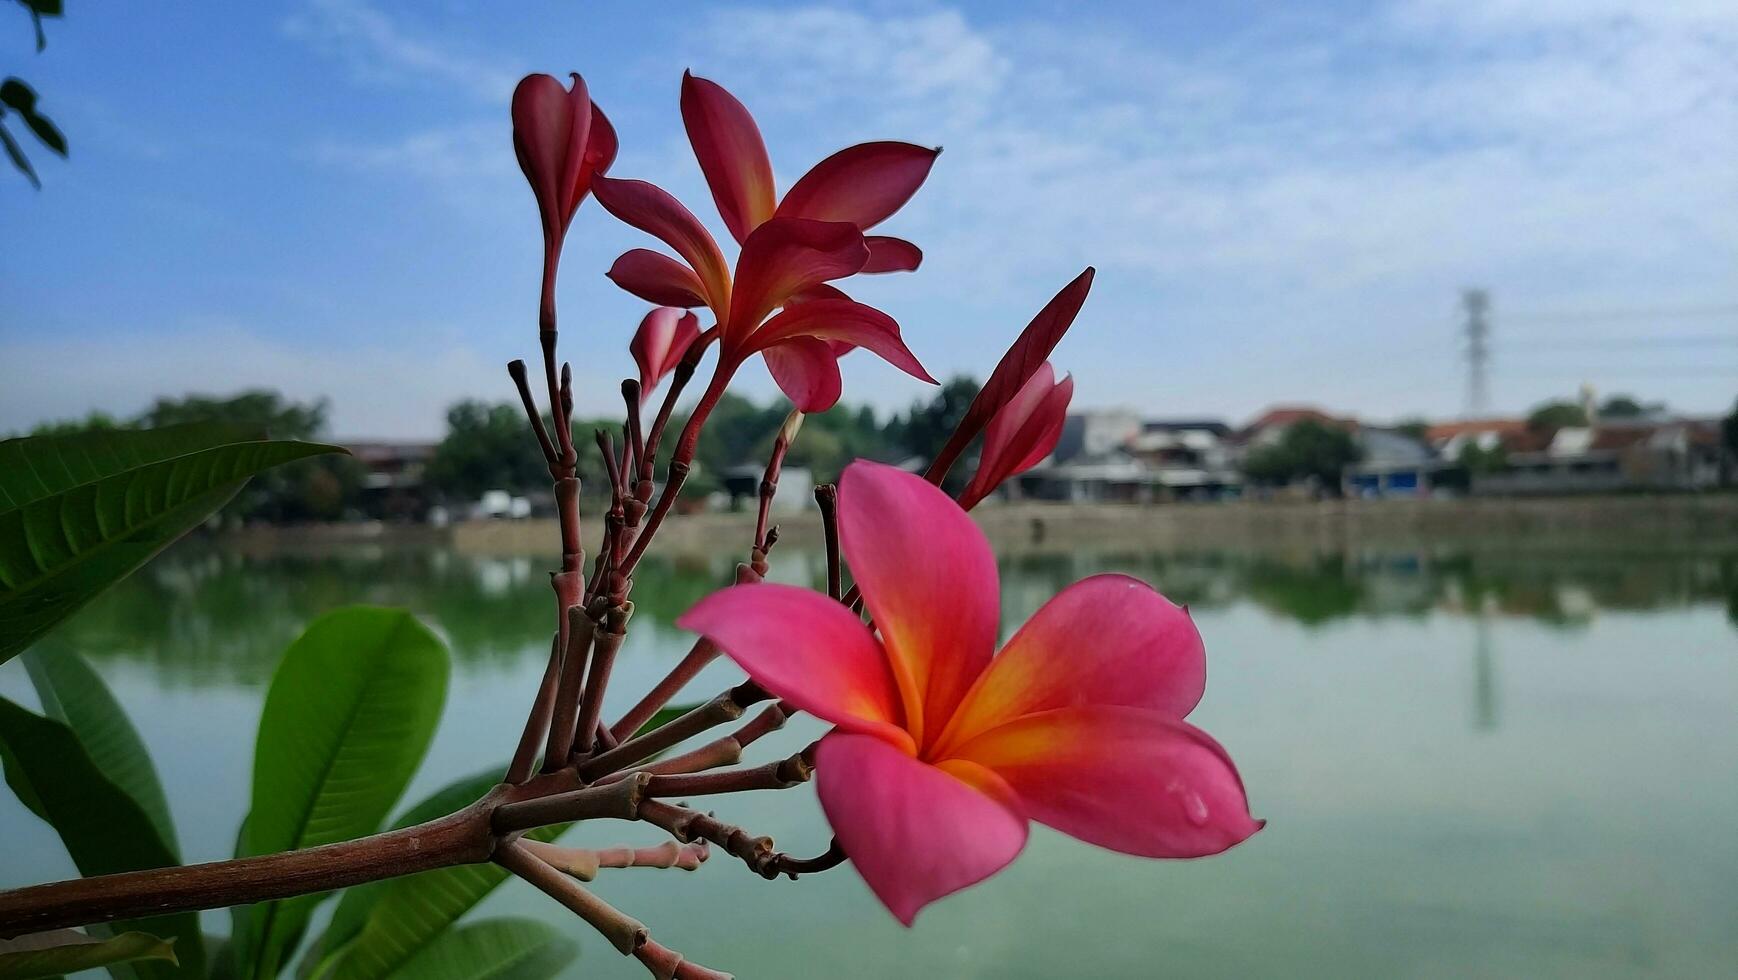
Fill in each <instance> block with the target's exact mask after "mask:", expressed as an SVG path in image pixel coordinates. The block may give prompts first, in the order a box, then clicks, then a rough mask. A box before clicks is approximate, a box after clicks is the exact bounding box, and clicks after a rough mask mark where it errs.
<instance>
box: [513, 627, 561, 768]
mask: <svg viewBox="0 0 1738 980" xmlns="http://www.w3.org/2000/svg"><path fill="white" fill-rule="evenodd" d="M560 680H561V634H560V633H557V634H555V635H554V636H552V637H550V638H549V666H547V667H545V668H544V669H543V681H542V682H541V683H540V684H538V686H537V698H536V700H534V701H533V702H532V703H531V714H530V716H528V717H527V718H526V719H525V731H524V733H523V734H521V735H520V736H519V748H518V749H517V750H516V751H515V752H514V753H513V762H512V763H511V764H510V765H509V766H508V767H507V775H506V777H505V781H506V782H508V783H514V784H517V783H522V782H524V781H525V780H526V778H527V777H529V776H530V775H531V767H532V766H533V765H534V764H535V763H536V762H537V746H539V745H542V744H544V741H545V735H544V733H545V732H546V731H547V730H548V728H549V717H550V714H551V713H552V712H553V711H554V710H555V688H556V686H557V684H558V683H559V682H560Z"/></svg>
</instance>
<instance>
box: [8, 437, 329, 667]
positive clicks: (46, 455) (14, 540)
mask: <svg viewBox="0 0 1738 980" xmlns="http://www.w3.org/2000/svg"><path fill="white" fill-rule="evenodd" d="M343 451H344V450H342V449H339V448H337V447H335V446H322V445H318V444H315V443H307V442H283V441H270V440H264V439H259V438H256V437H254V436H252V435H250V434H248V433H247V432H245V431H243V430H240V429H237V428H236V427H234V426H230V425H225V424H222V423H195V424H193V425H184V426H173V427H169V428H164V429H153V430H136V431H135V430H114V431H107V432H85V433H79V434H76V435H66V436H35V437H30V438H25V439H8V440H5V441H4V442H0V663H4V662H5V661H7V660H9V659H11V658H12V657H13V656H15V655H17V654H18V652H19V651H21V650H23V649H24V648H25V647H27V646H29V645H30V644H31V643H32V642H34V641H35V640H36V639H37V638H39V637H41V636H42V635H43V634H45V633H47V632H48V631H49V630H50V629H52V628H54V626H55V625H56V624H58V623H59V622H60V621H61V620H63V619H65V618H66V617H68V616H70V615H72V613H73V612H74V611H76V610H77V609H78V608H79V607H80V606H82V605H84V604H85V603H86V602H89V601H90V600H91V598H92V597H94V596H96V595H97V594H98V593H99V592H101V591H103V590H104V589H106V588H108V587H109V586H110V585H113V584H114V583H115V582H116V581H118V580H120V579H121V578H123V577H125V576H126V575H127V574H129V573H130V572H132V571H133V570H134V569H136V568H138V567H139V566H140V565H143V564H144V563H145V562H146V561H148V560H150V558H151V557H152V556H153V555H155V554H156V553H157V552H159V551H161V550H162V549H163V548H164V547H165V546H166V545H168V544H169V543H170V542H171V541H174V540H175V539H176V538H178V537H180V536H181V535H183V534H185V533H187V532H188V531H189V530H191V529H193V528H194V527H196V526H198V525H199V523H200V522H202V521H204V520H205V519H206V518H207V517H209V516H211V514H212V513H213V512H214V511H216V510H217V508H219V507H221V506H223V504H224V502H225V501H227V500H229V498H230V497H232V496H234V495H235V493H236V491H237V490H240V489H241V486H242V484H243V483H246V482H247V479H248V478H249V477H251V476H253V475H254V474H255V473H258V472H260V471H261V470H265V469H269V468H271V467H273V466H277V465H280V464H282V463H288V462H290V461H292V460H297V459H302V458H305V457H308V456H317V455H320V454H322V453H333V452H343Z"/></svg>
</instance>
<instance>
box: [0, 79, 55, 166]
mask: <svg viewBox="0 0 1738 980" xmlns="http://www.w3.org/2000/svg"><path fill="white" fill-rule="evenodd" d="M0 104H4V105H8V106H11V107H12V108H13V109H16V110H17V111H18V114H19V115H20V116H22V117H24V123H25V125H27V126H29V127H30V131H31V132H33V133H35V134H36V138H37V139H39V140H41V141H42V142H43V145H45V146H47V147H48V148H49V149H51V150H53V151H54V152H56V153H58V154H60V155H61V156H66V137H65V136H64V135H62V133H61V131H60V129H59V128H58V127H56V126H55V125H54V123H53V122H51V121H50V120H49V118H48V117H47V116H45V115H42V114H41V113H39V112H37V111H36V90H35V89H33V88H31V87H30V86H29V85H26V84H25V83H24V80H23V79H19V78H8V79H6V81H4V82H0Z"/></svg>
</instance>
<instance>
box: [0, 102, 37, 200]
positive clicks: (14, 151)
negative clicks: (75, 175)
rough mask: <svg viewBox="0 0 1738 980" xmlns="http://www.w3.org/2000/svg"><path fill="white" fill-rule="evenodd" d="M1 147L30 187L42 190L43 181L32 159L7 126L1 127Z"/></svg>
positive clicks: (0, 114)
mask: <svg viewBox="0 0 1738 980" xmlns="http://www.w3.org/2000/svg"><path fill="white" fill-rule="evenodd" d="M5 114H6V113H4V112H0V116H4V115H5ZM0 147H3V148H4V149H5V150H6V155H7V156H8V157H11V158H12V165H13V166H14V167H17V168H18V172H19V173H21V174H23V175H24V178H25V179H26V180H28V181H30V186H32V187H34V188H36V189H37V190H41V189H42V179H41V178H40V177H38V176H36V170H35V169H34V168H32V167H31V166H30V158H29V157H26V156H25V155H24V150H23V149H22V148H20V147H19V145H18V142H17V141H16V140H14V139H13V138H12V134H11V133H8V132H7V131H6V127H5V126H0Z"/></svg>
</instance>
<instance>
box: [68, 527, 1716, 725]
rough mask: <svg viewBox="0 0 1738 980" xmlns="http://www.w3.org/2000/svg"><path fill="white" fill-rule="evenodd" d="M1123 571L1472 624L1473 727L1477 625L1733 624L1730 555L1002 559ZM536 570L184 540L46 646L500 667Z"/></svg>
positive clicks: (667, 587) (542, 624)
mask: <svg viewBox="0 0 1738 980" xmlns="http://www.w3.org/2000/svg"><path fill="white" fill-rule="evenodd" d="M731 567H732V561H731V560H730V559H729V558H727V557H722V556H721V557H718V558H715V559H710V560H708V559H703V558H696V557H681V558H676V559H669V558H664V559H648V560H647V561H646V562H645V563H644V564H643V565H642V566H641V568H640V571H639V573H638V575H637V580H638V582H637V587H636V589H635V599H636V602H637V612H636V621H637V622H640V623H647V622H650V623H652V624H655V625H656V626H657V627H659V628H661V630H663V631H668V630H670V629H672V628H673V627H671V626H670V623H671V622H672V620H673V619H674V618H675V617H676V616H677V615H679V614H680V613H681V612H682V611H683V610H685V609H686V608H688V606H690V605H691V604H693V602H694V601H695V600H697V599H699V598H700V597H701V596H703V595H705V594H706V593H707V592H708V591H710V590H712V589H714V588H716V587H717V586H718V585H719V583H722V582H725V581H727V580H728V579H729V576H730V571H731ZM1102 571H1121V572H1126V573H1127V574H1130V575H1134V576H1136V577H1138V578H1141V579H1144V580H1146V581H1149V582H1152V583H1154V584H1155V585H1157V586H1158V587H1159V588H1160V589H1162V590H1163V591H1164V592H1165V593H1166V594H1167V595H1169V596H1170V597H1171V598H1173V599H1175V600H1176V601H1178V602H1183V603H1187V604H1189V605H1190V606H1191V607H1192V608H1195V609H1197V610H1200V609H1225V608H1234V607H1238V606H1242V605H1251V606H1254V607H1257V608H1259V609H1261V610H1264V611H1266V612H1267V613H1269V614H1272V615H1274V616H1277V617H1280V618H1282V619H1285V620H1288V621H1294V622H1296V623H1299V624H1302V625H1303V626H1305V627H1309V628H1315V627H1322V626H1325V625H1327V624H1330V623H1333V622H1335V621H1339V620H1345V619H1350V618H1360V619H1377V620H1380V619H1383V618H1390V617H1404V618H1409V619H1421V618H1423V617H1426V616H1431V615H1449V616H1469V617H1472V618H1474V619H1476V620H1478V621H1479V622H1480V623H1481V626H1480V629H1479V631H1478V634H1477V635H1478V636H1479V637H1480V639H1479V641H1478V646H1477V649H1476V650H1475V651H1474V657H1475V659H1476V661H1477V663H1478V665H1479V667H1478V670H1477V676H1478V678H1479V680H1478V682H1477V683H1478V688H1479V691H1480V692H1481V693H1480V695H1479V703H1480V705H1481V707H1480V709H1479V712H1478V716H1479V718H1480V719H1481V721H1480V724H1481V725H1494V724H1495V718H1496V706H1495V700H1494V699H1495V693H1494V689H1495V667H1494V663H1493V659H1494V657H1495V653H1494V652H1493V651H1492V650H1491V649H1490V642H1491V641H1490V631H1489V629H1488V625H1486V621H1487V620H1489V619H1491V618H1497V619H1514V618H1519V619H1526V620H1532V621H1536V622H1538V623H1541V624H1544V625H1546V626H1549V627H1552V628H1556V629H1564V630H1575V629H1580V628H1583V627H1585V626H1586V625H1587V624H1588V623H1589V622H1591V621H1592V619H1593V618H1594V617H1596V616H1597V615H1599V614H1600V612H1601V611H1607V610H1611V611H1616V610H1622V611H1644V610H1658V609H1667V608H1682V607H1690V606H1697V605H1704V604H1718V605H1721V606H1723V607H1724V608H1725V610H1726V613H1727V616H1728V617H1729V618H1730V619H1731V621H1732V622H1733V623H1734V624H1738V555H1702V554H1676V555H1674V554H1652V555H1640V556H1636V555H1625V556H1621V557H1619V556H1611V555H1600V554H1596V553H1582V554H1575V553H1570V554H1561V553H1546V554H1540V553H1536V552H1535V553H1529V552H1524V551H1511V552H1504V551H1477V550H1468V549H1455V548H1451V547H1438V548H1431V549H1418V550H1368V551H1359V552H1356V553H1346V552H1332V553H1324V552H1301V553H1289V552H1250V551H1196V552H1182V553H1171V554H1124V553H1117V552H1102V551H1089V550H1082V551H1076V552H1069V553H1059V552H1057V553H1035V554H1017V555H1014V556H1011V557H1007V556H1005V557H1004V558H1003V559H1002V588H1003V596H1004V606H1005V613H1004V619H1005V621H1007V622H1019V621H1021V620H1023V619H1024V618H1025V617H1026V616H1027V615H1029V614H1030V613H1031V612H1032V610H1034V609H1036V608H1037V607H1038V606H1039V605H1040V604H1041V603H1043V602H1044V601H1045V600H1046V599H1048V598H1049V597H1050V596H1052V595H1054V594H1055V593H1056V592H1057V591H1059V590H1060V589H1062V588H1063V587H1065V586H1067V585H1068V584H1069V583H1071V582H1073V581H1076V580H1077V579H1079V578H1081V577H1083V576H1086V575H1089V574H1093V573H1096V572H1102ZM823 575H824V568H823V566H822V559H821V556H820V555H819V554H817V553H814V552H805V551H800V550H796V549H788V550H785V551H783V552H781V553H780V554H778V555H777V556H776V561H775V575H774V577H775V578H778V579H781V580H784V581H790V582H797V583H802V584H808V585H819V584H821V582H822V581H823ZM548 589H549V587H548V584H547V572H546V570H545V563H543V562H542V561H540V560H539V559H537V558H534V557H531V556H524V555H518V556H470V555H462V554H458V553H455V552H453V551H450V550H445V549H438V548H424V547H404V548H390V547H366V548H363V547H354V546H352V547H347V548H341V549H334V550H330V551H320V552H302V553H272V554H265V555H259V554H250V553H247V552H243V551H238V550H233V549H228V548H224V547H220V546H216V545H213V544H212V543H209V542H200V541H192V542H188V543H186V544H185V545H183V546H182V547H180V548H178V549H177V550H175V551H172V552H170V553H169V554H167V555H165V556H163V557H162V558H161V559H159V560H158V561H156V562H154V563H152V564H151V565H149V566H147V567H146V568H145V569H144V570H142V571H141V572H140V573H139V574H137V575H135V576H133V577H132V578H131V579H130V580H128V581H127V582H125V583H123V584H122V585H121V586H120V587H118V588H116V589H114V590H113V591H112V592H110V593H109V594H107V595H105V596H103V597H102V598H101V599H99V600H98V601H97V602H95V603H93V604H92V605H91V607H90V608H88V609H87V610H85V611H84V612H83V613H82V614H81V615H80V616H78V617H77V618H76V619H74V620H73V621H72V622H71V623H69V624H68V625H67V626H65V627H63V628H62V629H61V630H60V631H58V632H57V633H56V634H55V635H54V636H53V638H52V639H51V640H50V641H48V642H52V643H61V644H71V645H73V646H75V647H76V648H77V649H79V650H82V651H84V652H85V653H86V654H87V655H89V656H92V657H95V658H97V659H99V660H101V659H106V658H125V659H127V660H132V661H138V662H141V663H142V664H145V665H149V666H150V667H151V668H153V673H154V674H155V675H156V676H157V677H158V679H159V680H160V682H162V683H164V684H170V685H196V686H197V685H202V684H214V683H215V684H234V683H241V684H244V685H251V684H257V683H262V682H264V681H265V680H266V679H267V678H268V677H269V675H270V672H271V669H272V667H273V665H274V664H275V663H276V660H277V656H278V654H279V653H280V652H281V651H282V650H283V648H284V646H285V645H286V644H287V643H288V642H289V641H290V640H291V639H293V638H294V636H295V634H296V633H297V632H298V631H299V630H300V629H301V627H302V626H303V624H305V623H306V622H307V621H308V620H309V619H310V618H312V617H313V616H316V615H318V614H320V613H322V612H324V611H326V610H329V609H332V608H334V607H337V606H340V605H345V604H348V603H358V602H360V603H373V604H379V605H388V606H403V607H407V608H409V609H411V610H413V611H415V612H417V613H418V614H420V615H423V616H425V617H426V618H427V619H428V620H429V621H431V622H433V623H435V624H437V625H438V626H439V628H440V629H441V630H442V631H443V632H444V633H445V634H446V636H447V638H448V640H449V641H450V643H451V645H452V647H453V650H454V653H455V654H456V656H457V657H458V658H459V660H460V662H461V664H471V665H477V666H486V665H488V664H490V663H492V662H493V663H500V664H502V665H503V666H505V665H508V664H511V663H513V662H516V661H517V659H518V658H519V656H520V655H521V654H522V653H523V651H525V650H526V649H528V648H529V649H534V650H536V649H542V648H543V647H544V645H545V644H546V643H547V632H546V631H547V629H548V625H547V623H548V619H549V615H548V605H549V591H548Z"/></svg>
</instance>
